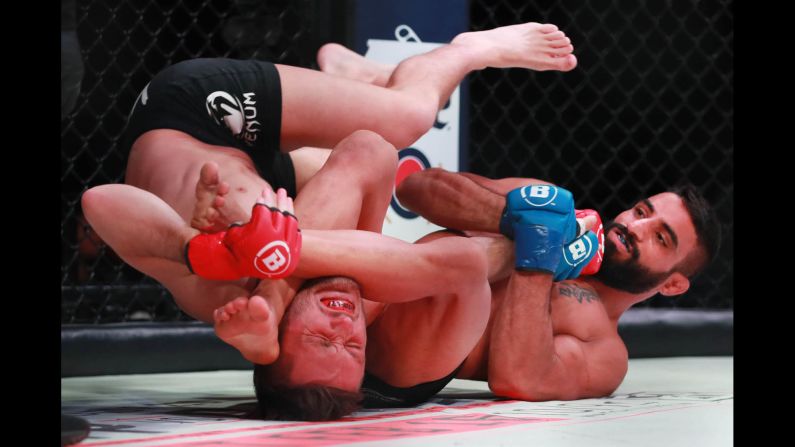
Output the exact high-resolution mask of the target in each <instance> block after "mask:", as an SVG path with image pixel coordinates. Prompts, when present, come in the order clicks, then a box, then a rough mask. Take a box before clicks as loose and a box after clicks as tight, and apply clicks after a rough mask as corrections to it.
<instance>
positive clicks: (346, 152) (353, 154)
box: [332, 130, 398, 178]
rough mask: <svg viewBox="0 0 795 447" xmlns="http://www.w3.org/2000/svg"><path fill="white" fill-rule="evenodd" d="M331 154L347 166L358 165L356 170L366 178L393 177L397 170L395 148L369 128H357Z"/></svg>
mask: <svg viewBox="0 0 795 447" xmlns="http://www.w3.org/2000/svg"><path fill="white" fill-rule="evenodd" d="M332 156H337V158H338V159H339V160H340V161H342V162H344V163H345V164H346V165H348V166H358V167H360V168H361V169H359V170H357V172H358V173H359V174H360V175H362V176H364V177H368V178H370V177H371V178H384V177H394V174H395V172H396V171H397V160H398V156H397V150H396V149H395V146H393V145H392V144H391V143H389V142H388V141H386V140H385V139H384V138H383V137H381V135H379V134H377V133H375V132H372V131H369V130H357V131H356V132H354V133H352V134H351V135H349V136H348V137H346V138H345V139H344V140H342V141H341V142H340V144H339V145H338V146H337V147H336V148H335V149H334V153H333V154H332Z"/></svg>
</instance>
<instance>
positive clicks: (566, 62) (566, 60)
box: [558, 54, 577, 71]
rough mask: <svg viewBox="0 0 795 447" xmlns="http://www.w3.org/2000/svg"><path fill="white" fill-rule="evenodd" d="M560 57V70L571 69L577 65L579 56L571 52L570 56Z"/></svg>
mask: <svg viewBox="0 0 795 447" xmlns="http://www.w3.org/2000/svg"><path fill="white" fill-rule="evenodd" d="M558 59H559V60H560V62H559V67H560V68H558V69H559V70H560V71H571V70H573V69H574V67H576V66H577V56H575V55H573V54H569V55H568V56H564V57H560V58H558Z"/></svg>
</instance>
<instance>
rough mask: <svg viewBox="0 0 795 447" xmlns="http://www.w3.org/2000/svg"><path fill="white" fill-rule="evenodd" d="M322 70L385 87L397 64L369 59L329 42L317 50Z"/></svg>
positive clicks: (318, 62) (318, 61)
mask: <svg viewBox="0 0 795 447" xmlns="http://www.w3.org/2000/svg"><path fill="white" fill-rule="evenodd" d="M317 64H318V65H319V66H320V71H322V72H324V73H328V74H333V75H335V76H341V77H343V78H347V79H353V80H354V81H361V82H366V83H368V84H374V85H378V86H380V87H385V86H386V84H387V82H389V77H390V76H392V72H393V71H394V70H395V65H387V64H381V63H378V62H375V61H373V60H370V59H367V58H365V57H364V56H362V55H360V54H358V53H356V52H354V51H351V50H349V49H347V48H345V47H344V46H342V45H340V44H336V43H327V44H325V45H323V46H322V47H320V50H318V52H317Z"/></svg>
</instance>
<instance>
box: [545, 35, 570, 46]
mask: <svg viewBox="0 0 795 447" xmlns="http://www.w3.org/2000/svg"><path fill="white" fill-rule="evenodd" d="M549 46H550V47H551V48H561V47H565V46H571V39H569V38H568V37H564V38H562V39H557V40H550V41H549Z"/></svg>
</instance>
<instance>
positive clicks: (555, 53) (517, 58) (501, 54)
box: [451, 23, 577, 71]
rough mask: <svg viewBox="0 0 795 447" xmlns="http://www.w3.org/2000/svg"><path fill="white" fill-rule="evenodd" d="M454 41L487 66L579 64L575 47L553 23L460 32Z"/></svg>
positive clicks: (545, 67) (561, 68)
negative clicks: (475, 55)
mask: <svg viewBox="0 0 795 447" xmlns="http://www.w3.org/2000/svg"><path fill="white" fill-rule="evenodd" d="M451 44H455V45H465V46H467V47H469V48H471V49H473V50H475V51H476V54H477V60H478V61H483V62H484V64H483V65H484V66H483V67H481V68H485V67H492V68H512V67H517V68H529V69H531V70H537V71H544V70H559V71H569V70H572V69H573V68H574V67H576V66H577V58H576V57H575V56H574V55H573V54H572V51H574V47H573V46H572V45H571V40H569V38H568V37H566V34H564V33H563V31H560V30H558V27H557V26H555V25H552V24H540V23H523V24H521V25H510V26H503V27H500V28H494V29H490V30H486V31H475V32H469V33H463V34H459V35H458V36H456V37H455V39H453V41H452V42H451Z"/></svg>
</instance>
